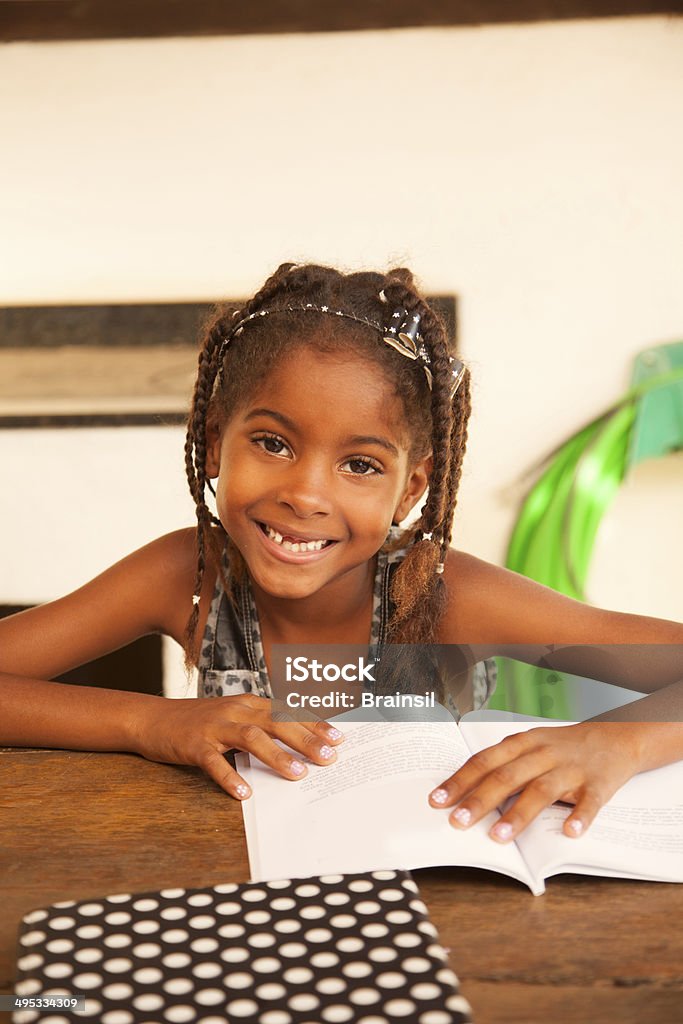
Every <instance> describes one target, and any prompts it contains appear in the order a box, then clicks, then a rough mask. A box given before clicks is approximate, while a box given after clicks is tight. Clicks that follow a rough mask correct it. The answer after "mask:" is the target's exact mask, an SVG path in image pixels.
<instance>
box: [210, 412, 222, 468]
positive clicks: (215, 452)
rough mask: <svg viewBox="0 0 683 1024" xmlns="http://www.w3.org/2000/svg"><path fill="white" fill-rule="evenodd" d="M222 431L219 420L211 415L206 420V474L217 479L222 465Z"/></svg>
mask: <svg viewBox="0 0 683 1024" xmlns="http://www.w3.org/2000/svg"><path fill="white" fill-rule="evenodd" d="M221 440H222V438H221V431H220V429H219V426H218V421H217V420H216V419H215V417H213V416H209V417H208V419H207V421H206V475H207V476H208V478H209V479H210V480H215V479H216V477H217V476H218V472H219V470H220V467H221Z"/></svg>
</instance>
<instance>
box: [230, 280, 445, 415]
mask: <svg viewBox="0 0 683 1024" xmlns="http://www.w3.org/2000/svg"><path fill="white" fill-rule="evenodd" d="M379 297H380V300H381V301H382V302H386V301H387V297H386V295H385V294H384V291H381V292H380V293H379ZM309 310H313V311H314V312H316V313H327V314H328V315H329V316H341V317H344V319H346V320H353V321H355V322H356V323H358V324H364V325H365V326H366V327H372V329H373V330H375V331H377V332H378V333H379V334H381V336H382V338H383V340H384V341H385V342H386V344H387V345H390V346H391V348H393V349H394V350H395V351H396V352H399V353H400V354H401V355H402V356H405V357H406V358H407V359H411V360H413V361H414V362H418V363H419V364H420V366H421V367H422V370H423V372H424V375H425V378H426V380H427V385H428V387H429V390H430V391H431V390H432V383H433V380H434V377H433V374H432V370H431V364H432V361H431V358H430V355H429V351H428V349H427V346H426V345H425V344H424V342H423V340H422V335H421V334H420V314H419V313H409V312H408V311H407V310H406V309H403V307H399V308H398V309H396V310H394V312H393V313H392V314H391V317H390V318H389V323H388V324H387V325H386V327H382V325H381V324H379V323H377V321H376V320H369V319H368V318H367V317H364V316H356V315H355V313H347V312H345V310H343V309H332V308H331V307H330V306H318V305H316V304H315V303H314V302H306V303H302V304H301V305H298V306H293V305H289V306H281V307H280V308H278V309H260V310H258V312H256V313H250V314H249V316H246V317H244V318H243V319H242V320H238V321H237V323H236V324H233V326H232V327H231V328H230V330H229V332H228V334H227V335H226V336H225V337H224V339H223V344H222V346H221V350H220V353H219V356H218V359H219V364H222V362H223V359H224V358H225V353H226V351H227V349H228V347H229V345H230V342H231V341H232V339H233V338H237V337H239V335H240V334H242V332H243V330H244V328H245V327H246V325H247V324H249V323H251V321H252V320H257V319H258V318H260V317H264V316H271V315H272V314H273V313H298V312H306V313H307V312H308V311H309ZM448 361H449V363H450V367H451V386H450V399H451V401H453V399H454V397H455V395H456V392H457V390H458V388H459V387H460V384H461V383H462V380H463V377H464V376H465V366H464V365H463V363H461V362H460V360H459V359H456V358H455V357H454V356H449V360H448Z"/></svg>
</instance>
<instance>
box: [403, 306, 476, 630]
mask: <svg viewBox="0 0 683 1024" xmlns="http://www.w3.org/2000/svg"><path fill="white" fill-rule="evenodd" d="M385 294H387V297H389V290H388V289H385ZM391 294H392V299H391V300H390V301H392V300H395V301H397V302H399V303H400V304H401V305H402V306H403V307H404V308H405V309H406V310H407V311H408V312H409V313H411V312H417V313H419V314H420V332H421V334H422V338H423V340H424V342H425V343H426V345H427V347H428V350H429V354H430V360H431V369H432V377H433V380H432V395H431V399H432V400H431V419H432V431H431V441H432V471H431V474H430V478H429V492H428V495H427V500H426V502H425V504H424V505H423V506H422V510H421V513H422V514H421V517H420V521H419V524H418V527H417V529H416V530H415V532H414V535H413V544H412V546H411V548H410V549H409V551H408V553H407V554H406V557H405V558H404V560H403V562H402V563H401V565H400V566H399V567H398V569H397V570H396V573H395V575H394V580H393V583H392V599H393V602H394V614H393V616H392V620H391V623H390V635H391V638H392V639H393V640H394V641H398V642H401V643H420V642H423V643H424V642H426V641H428V640H431V639H433V636H434V632H435V629H436V626H437V624H438V622H439V619H440V617H441V614H442V612H443V607H444V603H445V597H446V595H445V587H444V583H443V579H442V578H441V575H440V574H439V573H438V572H437V568H438V565H439V563H440V562H441V563H443V562H444V561H445V558H446V555H447V552H448V547H449V544H450V539H451V524H452V515H453V511H454V509H455V498H456V493H457V485H458V481H459V478H460V469H461V466H462V454H463V452H462V449H461V442H462V438H463V429H464V424H465V422H466V417H465V419H464V420H463V419H462V417H461V416H457V417H456V416H454V408H453V404H454V403H452V402H451V398H450V386H451V367H450V362H449V352H448V346H447V342H446V333H445V328H444V325H443V322H442V321H441V318H440V317H438V316H437V314H436V313H435V312H434V311H433V310H432V309H431V308H430V307H429V306H428V305H427V304H426V303H425V302H424V301H423V300H422V299H421V298H420V297H419V296H417V295H416V294H415V293H414V292H412V291H410V290H404V291H402V292H401V293H399V294H396V293H394V292H393V291H392V293H391ZM461 386H462V385H461Z"/></svg>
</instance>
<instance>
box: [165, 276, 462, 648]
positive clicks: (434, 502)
mask: <svg viewBox="0 0 683 1024" xmlns="http://www.w3.org/2000/svg"><path fill="white" fill-rule="evenodd" d="M380 293H382V294H381V295H380ZM305 303H312V304H313V305H314V306H319V307H321V306H327V307H329V308H331V309H343V310H346V311H348V312H350V313H353V314H354V315H355V316H357V317H360V318H367V319H368V320H370V321H374V322H379V323H383V322H384V320H385V318H386V316H387V310H388V309H392V308H396V307H402V308H403V309H405V310H407V311H408V313H410V314H419V316H420V318H421V320H420V333H421V335H422V340H423V342H424V344H425V346H426V348H427V351H428V353H429V357H430V361H431V372H432V378H433V381H432V388H431V390H430V389H429V387H428V385H427V381H426V379H425V375H424V373H423V371H422V368H421V367H420V366H419V365H417V363H414V362H411V361H410V360H407V359H404V358H402V357H400V356H398V355H397V354H396V353H395V352H394V351H393V350H392V349H391V348H390V347H389V346H388V345H386V344H384V343H383V342H382V341H381V339H379V338H378V336H377V332H376V331H375V330H374V329H372V328H370V327H366V326H365V325H363V324H361V323H357V322H354V321H350V320H348V319H342V318H337V317H333V316H325V315H322V316H318V315H312V314H311V313H308V312H306V311H304V310H303V309H300V308H298V307H300V306H303V305H304V304H305ZM291 305H294V306H295V307H296V308H292V309H290V308H288V307H290V306H291ZM284 308H287V312H286V314H284V315H282V316H280V317H278V318H277V329H275V330H274V329H273V323H272V322H270V323H269V321H270V320H271V318H270V317H267V316H266V317H263V319H261V318H259V317H257V318H256V319H255V320H253V321H252V322H251V323H250V325H249V327H248V329H247V330H246V331H245V332H244V337H239V338H233V339H232V340H231V343H230V344H229V345H226V344H225V339H226V338H227V337H228V335H229V334H230V331H231V327H232V325H233V324H234V323H235V322H237V321H238V320H240V321H241V320H243V319H245V318H246V317H248V316H251V315H252V314H257V313H259V312H261V311H262V310H269V311H274V310H277V309H284ZM300 347H310V348H313V349H314V350H318V351H321V352H326V353H335V352H339V351H340V350H341V351H346V352H355V353H357V354H360V355H362V358H363V359H364V361H365V362H366V363H368V362H370V363H374V364H375V365H376V366H377V367H378V369H379V370H380V371H381V372H382V373H383V375H384V377H385V379H386V380H387V382H388V383H390V384H391V385H392V386H393V388H394V390H395V394H396V395H397V397H398V398H400V400H401V402H402V406H403V410H404V414H405V421H406V428H407V436H408V438H409V461H410V464H411V465H413V464H415V463H416V462H418V461H419V460H420V459H422V458H424V457H425V456H426V455H428V454H429V452H430V451H431V453H432V470H431V474H430V478H429V484H428V488H429V489H428V495H427V499H426V501H425V503H424V505H423V506H422V509H421V515H420V518H419V520H418V521H417V523H415V524H414V525H413V526H412V527H410V528H408V529H406V530H404V531H403V532H402V534H401V536H400V538H398V539H397V540H396V541H395V542H394V547H395V548H398V547H402V546H405V545H406V544H407V545H408V551H407V554H406V556H405V558H404V559H403V561H402V562H401V563H400V564H399V566H398V568H397V569H396V572H395V573H394V576H393V580H392V589H391V601H392V614H391V618H390V621H389V627H388V635H389V639H390V640H392V641H393V642H396V643H429V642H430V641H433V639H434V637H435V634H436V629H437V626H438V622H439V619H440V616H441V614H442V611H443V608H444V604H445V597H446V595H445V586H444V582H443V579H442V577H441V575H440V574H439V572H438V571H437V570H438V567H439V564H440V563H443V562H444V561H445V558H446V554H447V552H448V548H449V546H450V541H451V532H452V524H453V515H454V512H455V506H456V500H457V493H458V484H459V482H460V475H461V471H462V461H463V456H464V453H465V446H466V442H467V421H468V418H469V414H470V393H469V374H468V373H467V371H465V375H464V378H463V380H462V383H461V384H460V387H459V388H458V390H457V392H456V394H455V397H454V398H453V400H451V397H450V386H451V379H452V378H451V368H450V363H449V355H450V353H449V346H448V340H447V334H446V329H445V326H444V323H443V320H442V319H441V317H440V316H439V314H438V313H437V312H436V311H435V310H433V309H432V308H431V307H430V306H429V305H428V303H427V301H426V300H425V298H424V297H423V296H422V295H421V293H420V291H419V290H418V287H417V285H416V283H415V281H414V279H413V275H412V273H411V272H410V271H409V270H407V269H405V268H397V269H393V270H390V271H389V272H388V273H387V274H380V273H374V272H358V273H351V274H342V273H341V272H339V271H337V270H333V269H332V268H330V267H323V266H317V265H314V264H306V265H297V264H294V263H283V264H282V265H281V266H280V267H278V269H277V270H276V271H275V273H274V274H272V275H271V276H270V277H269V278H268V280H267V281H266V282H265V284H264V285H263V287H262V288H261V289H260V290H259V291H258V292H257V293H256V294H255V295H254V297H253V298H252V299H250V300H249V302H247V303H246V305H243V306H242V307H241V308H240V309H236V308H235V307H234V306H221V307H218V308H217V309H216V310H215V312H214V314H213V315H212V317H211V318H210V319H209V321H208V322H207V323H206V324H205V326H204V330H203V334H202V340H201V346H200V352H199V364H198V372H197V380H196V382H195V388H194V394H193V398H192V406H191V409H190V414H189V419H188V426H187V438H186V442H185V467H186V472H187V479H188V483H189V487H190V492H191V494H192V497H193V499H194V502H195V507H196V514H197V543H196V547H197V566H196V575H195V587H194V593H195V595H198V594H199V593H200V591H201V587H202V581H203V578H204V573H205V570H206V565H207V561H211V562H212V563H213V565H214V566H215V568H216V571H217V572H219V573H220V575H221V578H222V581H223V584H224V586H225V588H226V592H227V593H228V595H229V596H231V597H232V599H233V600H234V599H235V597H236V588H237V586H238V585H239V583H240V582H241V580H243V578H244V575H245V571H246V567H245V565H244V561H243V560H242V557H241V555H240V553H239V551H238V550H237V548H236V547H235V545H234V544H233V543H232V542H231V540H230V538H229V537H228V536H227V534H226V533H225V530H224V528H223V526H222V524H221V523H220V520H218V519H216V518H215V517H214V516H213V515H212V513H211V512H210V510H209V507H208V506H207V503H206V488H207V487H208V488H209V489H210V490H211V491H212V492H213V487H212V486H211V482H210V480H209V479H208V478H207V474H206V455H207V425H208V424H209V423H214V424H216V425H217V426H218V427H222V426H223V425H224V424H225V423H226V422H227V421H228V419H229V418H230V417H231V416H232V414H233V413H234V412H235V411H236V409H237V408H239V406H240V405H242V404H244V403H245V402H247V401H248V400H249V398H250V396H251V395H252V394H253V393H254V391H255V390H256V388H257V387H258V385H259V383H260V382H262V381H263V380H264V379H265V378H266V377H267V375H268V373H269V372H270V370H271V369H272V368H273V367H274V366H275V365H277V363H278V360H280V359H282V358H283V356H286V355H287V354H288V353H291V352H293V351H294V350H295V349H296V348H300ZM224 550H226V551H227V557H228V566H229V571H228V572H227V573H225V572H224V571H223V564H222V554H223V551H224ZM198 618H199V607H198V599H197V597H196V596H195V598H194V604H193V608H192V613H191V615H190V618H189V621H188V624H187V628H186V633H185V643H184V646H185V653H186V660H187V662H188V664H191V663H192V662H193V660H194V653H193V652H194V648H195V643H196V630H197V622H198Z"/></svg>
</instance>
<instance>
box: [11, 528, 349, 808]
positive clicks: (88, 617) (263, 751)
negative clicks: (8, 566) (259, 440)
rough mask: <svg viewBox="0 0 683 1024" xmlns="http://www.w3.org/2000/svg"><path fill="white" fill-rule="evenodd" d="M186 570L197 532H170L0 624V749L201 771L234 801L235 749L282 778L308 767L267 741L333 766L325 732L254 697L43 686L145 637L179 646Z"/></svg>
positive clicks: (331, 736)
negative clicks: (134, 758) (112, 757)
mask: <svg viewBox="0 0 683 1024" xmlns="http://www.w3.org/2000/svg"><path fill="white" fill-rule="evenodd" d="M194 565H195V549H194V531H191V530H183V531H179V532H177V533H174V534H169V535H168V536H166V537H162V538H160V539H159V540H156V541H154V542H153V543H151V544H148V545H147V546H146V547H144V548H141V549H140V550H139V551H136V552H134V553H133V554H132V555H129V556H128V557H127V558H124V559H123V560H122V561H121V562H118V563H117V564H116V565H114V566H112V567H111V568H110V569H108V570H106V572H104V573H102V575H100V576H98V577H97V578H96V579H94V580H92V581H91V582H90V583H88V584H86V585H85V586H84V587H81V588H80V589H79V590H77V591H75V592H74V593H73V594H70V595H68V596H67V597H64V598H61V599H60V600H58V601H53V602H51V603H50V604H46V605H43V606H41V607H38V608H34V609H30V610H29V611H26V612H21V613H19V614H17V615H13V616H10V617H9V618H7V619H3V620H1V621H0V710H1V714H0V745H3V744H4V745H10V746H43V747H58V748H66V749H75V750H122V751H132V752H135V753H139V754H142V755H143V756H144V757H147V758H149V759H150V760H157V761H164V762H170V763H177V764H193V765H198V766H200V767H202V768H203V769H204V770H205V771H206V772H207V773H208V774H209V775H210V776H211V777H212V778H213V779H214V780H215V781H216V782H217V783H218V784H219V785H220V786H222V787H223V788H224V789H226V790H227V791H228V792H230V793H232V794H233V795H235V796H237V797H239V798H243V797H244V796H247V795H248V792H249V791H248V787H247V786H246V783H244V780H242V779H241V778H240V777H239V775H238V774H237V773H236V772H235V771H234V769H233V768H231V767H230V765H229V764H228V763H227V761H226V760H225V758H224V757H223V754H224V753H225V751H227V750H229V749H231V748H233V747H237V748H239V749H241V750H248V751H251V752H252V753H254V754H255V755H256V756H258V757H259V758H261V759H262V760H264V761H265V762H266V763H267V764H269V765H271V767H273V768H274V769H275V770H277V771H278V772H279V773H280V774H282V775H284V776H285V777H288V778H299V777H301V776H303V775H304V774H305V766H303V765H302V763H301V762H299V761H298V759H296V758H295V757H292V755H291V754H290V753H287V752H286V751H284V750H283V749H282V747H280V746H279V745H278V744H276V743H275V742H274V739H280V740H282V741H284V742H285V743H287V744H288V745H289V746H290V747H291V748H292V749H293V750H295V751H298V752H300V753H302V754H305V755H307V756H308V757H309V758H310V759H311V760H313V761H315V762H316V763H318V764H327V763H331V762H332V761H333V760H334V752H333V751H332V749H331V747H330V746H329V744H330V743H337V742H339V740H340V739H341V736H340V734H338V733H337V731H336V730H333V729H330V727H329V726H327V725H326V724H325V723H323V722H320V723H311V724H310V725H308V724H306V725H303V724H298V723H297V724H295V723H289V724H281V723H276V722H273V721H272V719H271V715H270V708H271V702H270V701H268V700H265V699H263V698H258V697H253V696H251V695H249V694H245V695H243V696H239V697H221V698H210V699H204V700H202V699H196V698H193V699H190V700H171V699H167V698H164V697H161V696H159V697H155V696H151V695H149V694H142V693H128V692H122V691H117V690H103V689H96V688H91V687H82V686H70V685H67V684H64V683H56V682H49V681H48V680H49V679H51V678H53V677H54V676H57V675H61V674H62V673H63V672H66V671H68V670H69V669H71V668H74V667H75V666H77V665H81V664H83V663H85V662H87V661H90V660H92V659H93V658H96V657H100V656H102V655H103V654H106V653H108V652H110V651H112V650H116V649H117V648H119V647H121V646H123V645H124V644H127V643H130V642H131V641H132V640H135V639H137V638H138V637H140V636H144V635H146V634H148V633H165V634H167V635H169V636H172V637H173V638H174V639H175V640H177V641H178V642H179V643H180V642H182V637H183V632H184V629H185V623H186V621H187V618H188V617H189V614H190V609H191V607H192V590H193V583H194ZM206 577H207V578H206V580H205V585H204V587H203V592H202V595H201V600H200V623H199V630H198V637H201V632H202V630H203V626H204V624H205V623H206V618H207V615H208V606H209V604H210V601H211V594H212V589H213V583H214V579H212V578H211V577H212V574H211V573H209V572H207V574H206ZM198 642H199V641H198ZM240 787H244V788H240Z"/></svg>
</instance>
